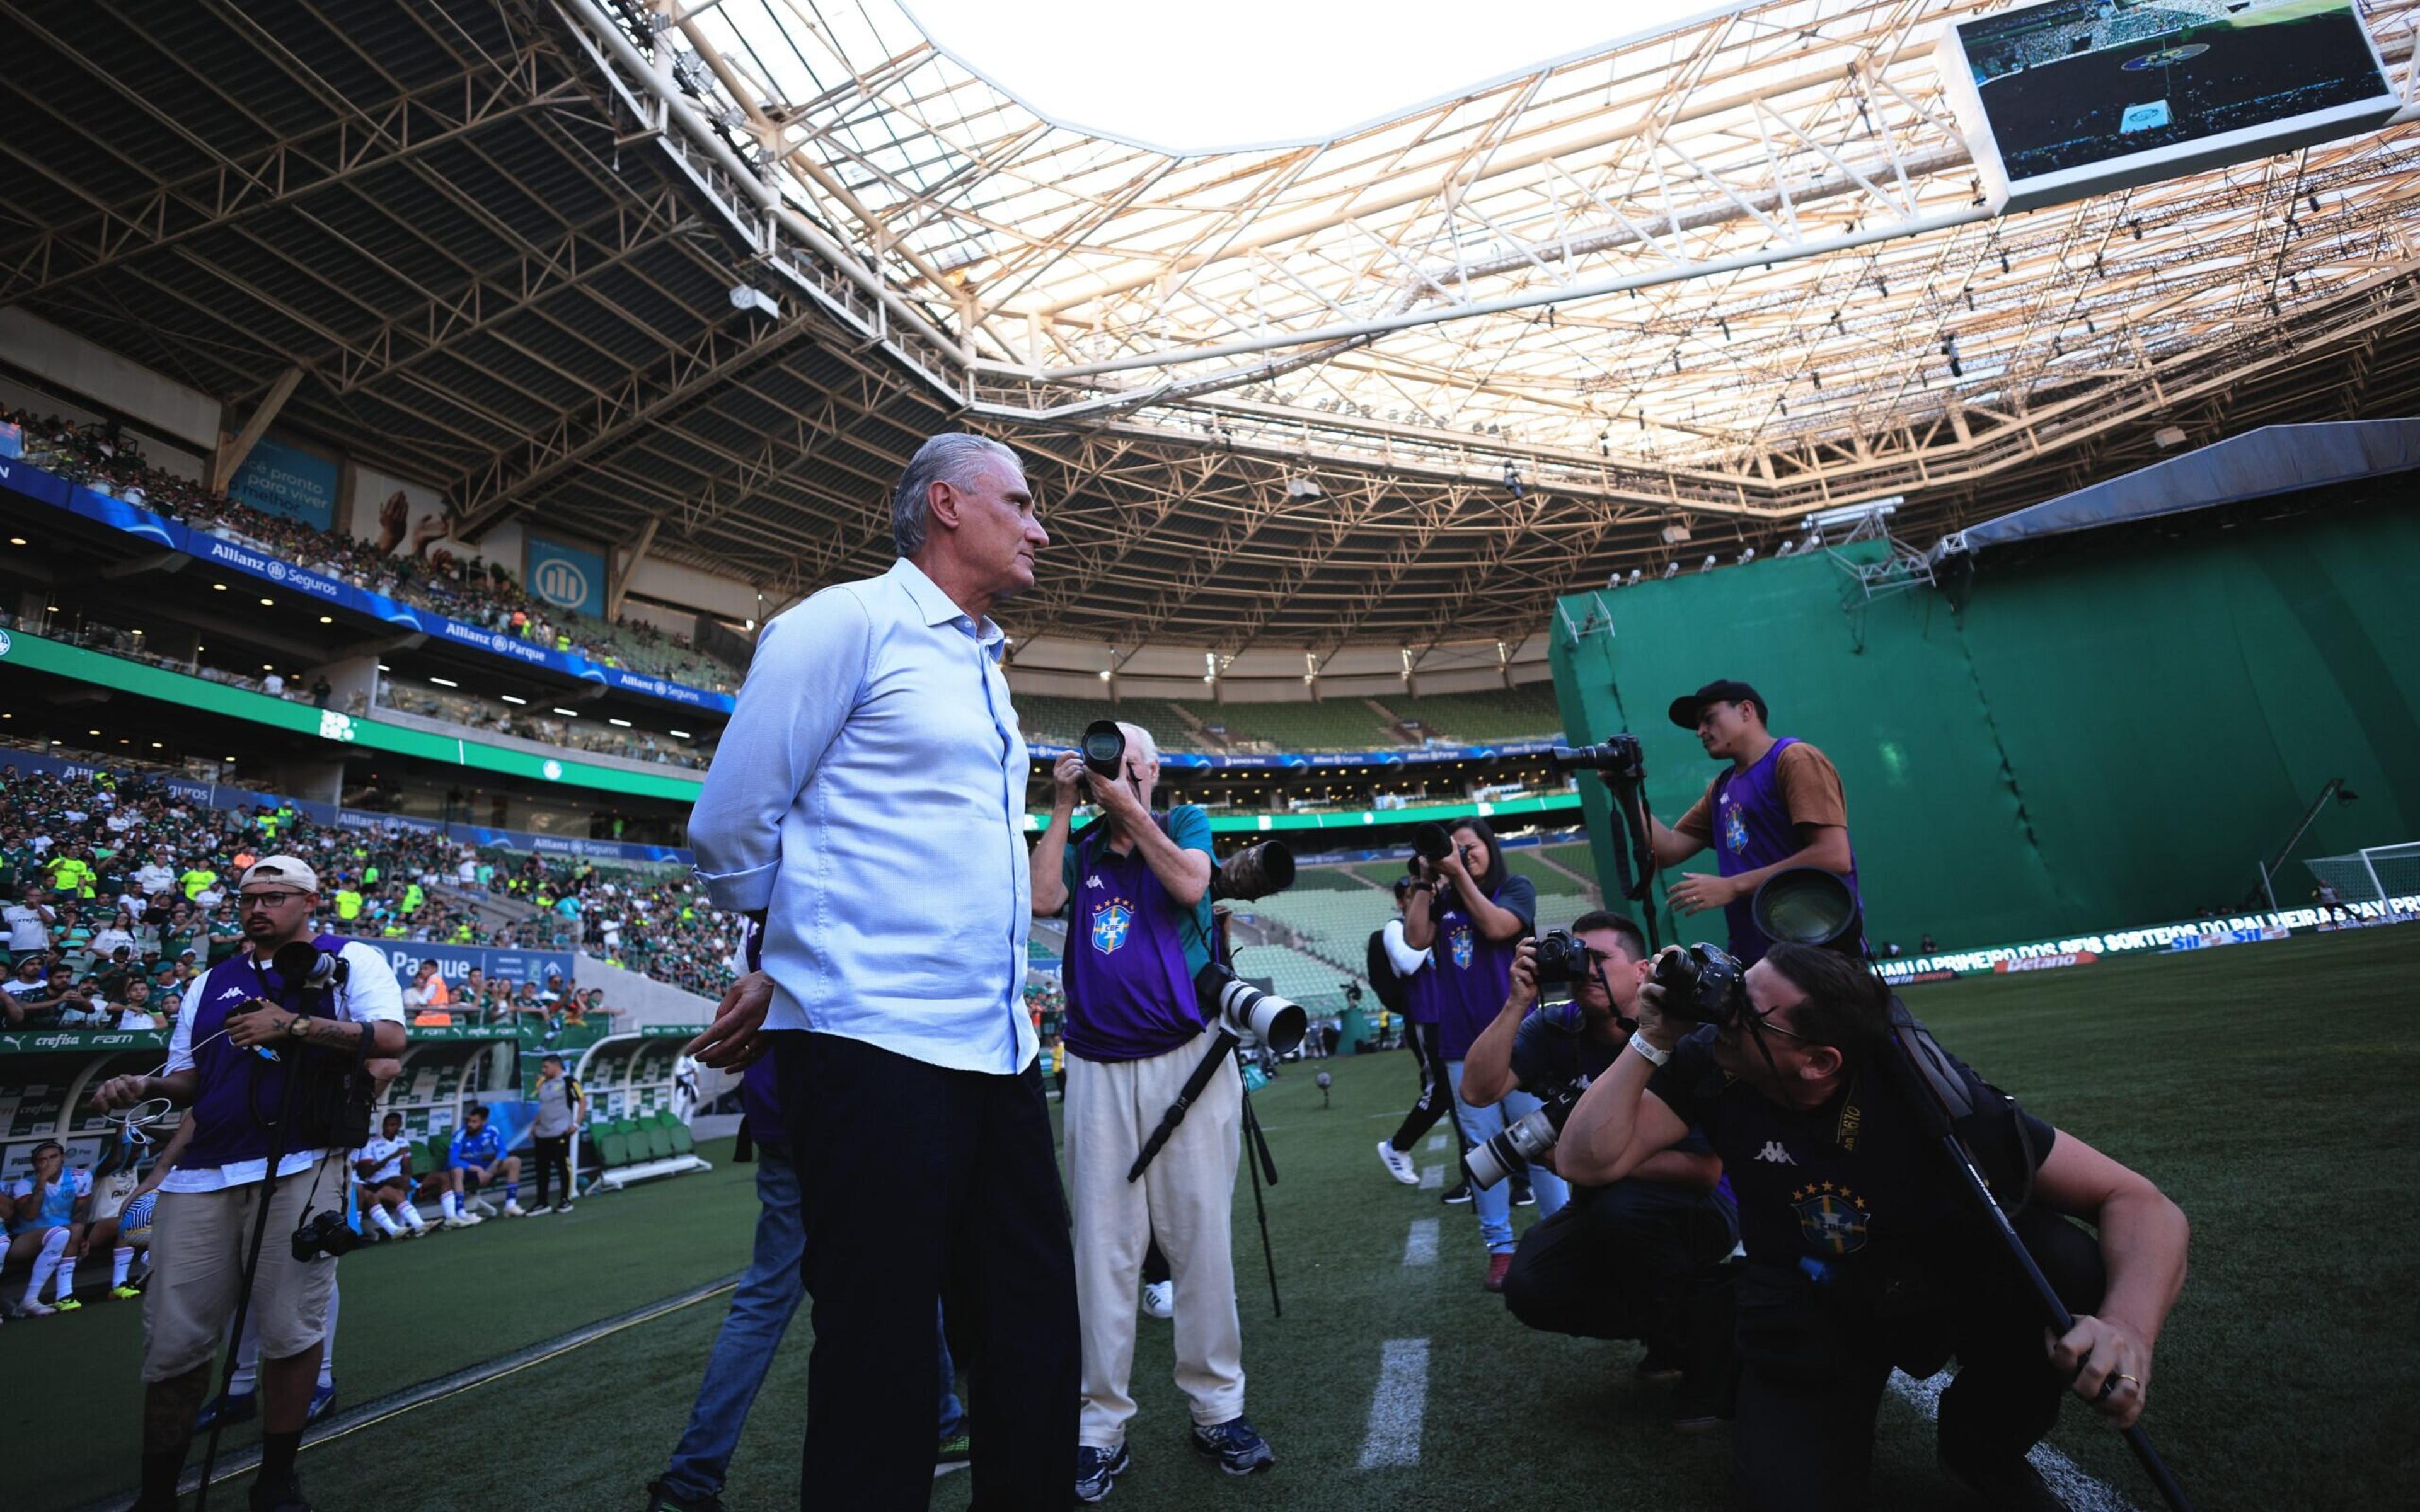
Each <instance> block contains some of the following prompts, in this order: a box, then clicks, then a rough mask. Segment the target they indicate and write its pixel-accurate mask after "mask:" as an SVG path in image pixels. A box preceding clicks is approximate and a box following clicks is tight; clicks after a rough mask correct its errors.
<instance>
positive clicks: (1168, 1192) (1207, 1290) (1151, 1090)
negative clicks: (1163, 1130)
mask: <svg viewBox="0 0 2420 1512" xmlns="http://www.w3.org/2000/svg"><path fill="white" fill-rule="evenodd" d="M1211 1042H1212V1041H1211V1037H1210V1036H1208V1035H1206V1034H1205V1035H1204V1036H1203V1037H1202V1039H1200V1040H1198V1041H1195V1042H1193V1043H1191V1044H1188V1045H1186V1046H1184V1047H1182V1048H1180V1049H1176V1050H1171V1051H1170V1052H1169V1053H1168V1054H1166V1055H1164V1056H1156V1057H1152V1058H1151V1059H1149V1060H1127V1061H1094V1060H1086V1059H1084V1058H1083V1057H1080V1056H1069V1057H1067V1098H1066V1103H1065V1131H1066V1142H1067V1197H1068V1203H1069V1205H1070V1207H1071V1208H1072V1209H1073V1210H1074V1212H1075V1218H1076V1311H1077V1314H1078V1322H1079V1327H1080V1330H1081V1332H1082V1335H1083V1353H1084V1407H1083V1415H1082V1419H1081V1422H1080V1424H1079V1427H1078V1435H1077V1437H1078V1442H1080V1443H1085V1444H1088V1445H1091V1446H1092V1447H1094V1448H1096V1449H1111V1448H1115V1447H1116V1446H1117V1445H1118V1444H1120V1443H1124V1442H1125V1428H1126V1420H1127V1419H1128V1418H1131V1417H1133V1416H1134V1414H1135V1402H1134V1398H1133V1397H1132V1396H1129V1395H1127V1391H1126V1386H1127V1377H1128V1376H1129V1375H1130V1374H1131V1373H1132V1371H1133V1368H1134V1340H1135V1310H1136V1304H1137V1301H1138V1288H1139V1287H1140V1282H1141V1278H1142V1257H1143V1254H1144V1252H1145V1251H1146V1250H1148V1249H1149V1248H1150V1247H1151V1241H1152V1238H1153V1236H1154V1235H1156V1236H1157V1237H1158V1239H1159V1249H1160V1253H1161V1254H1162V1255H1165V1256H1166V1257H1168V1269H1169V1274H1170V1278H1171V1280H1172V1281H1173V1282H1174V1283H1175V1298H1176V1319H1175V1322H1176V1387H1177V1389H1178V1390H1179V1391H1181V1392H1183V1393H1184V1394H1185V1396H1186V1399H1187V1402H1188V1403H1190V1405H1191V1407H1192V1410H1193V1421H1194V1422H1195V1423H1196V1424H1197V1425H1199V1426H1202V1427H1209V1426H1210V1425H1212V1424H1217V1423H1224V1422H1227V1421H1229V1420H1230V1419H1233V1418H1236V1417H1240V1416H1242V1415H1243V1412H1244V1336H1243V1326H1242V1324H1241V1322H1240V1321H1239V1320H1238V1319H1237V1318H1236V1316H1235V1260H1234V1251H1233V1243H1232V1242H1231V1241H1232V1235H1231V1232H1230V1229H1231V1227H1232V1225H1231V1222H1230V1220H1231V1218H1232V1215H1233V1211H1234V1194H1235V1160H1236V1155H1237V1152H1238V1149H1239V1148H1240V1147H1239V1138H1240V1132H1241V1129H1242V1124H1243V1107H1244V1084H1243V1078H1242V1077H1241V1076H1239V1075H1238V1074H1237V1073H1236V1071H1235V1061H1234V1057H1233V1056H1230V1057H1228V1058H1227V1063H1226V1064H1225V1065H1223V1066H1220V1067H1219V1068H1218V1071H1217V1072H1215V1073H1213V1074H1212V1076H1211V1078H1210V1082H1209V1085H1208V1086H1206V1087H1204V1088H1202V1096H1201V1098H1200V1100H1199V1101H1197V1102H1196V1103H1194V1104H1193V1106H1192V1107H1191V1108H1190V1109H1188V1110H1187V1113H1186V1115H1185V1121H1184V1122H1183V1123H1181V1124H1179V1125H1177V1129H1176V1133H1175V1134H1174V1135H1173V1136H1172V1137H1171V1138H1170V1140H1169V1141H1168V1143H1167V1144H1166V1145H1165V1146H1163V1147H1161V1149H1160V1151H1159V1153H1158V1154H1157V1155H1156V1156H1155V1157H1154V1158H1153V1160H1152V1163H1151V1166H1150V1168H1149V1169H1148V1170H1146V1171H1144V1172H1143V1176H1142V1180H1140V1181H1132V1182H1130V1181H1128V1180H1126V1168H1127V1167H1128V1166H1129V1165H1133V1164H1134V1158H1135V1156H1136V1155H1137V1154H1139V1153H1140V1151H1141V1149H1142V1144H1143V1141H1144V1140H1146V1139H1148V1138H1150V1137H1151V1132H1152V1131H1153V1130H1154V1129H1156V1128H1157V1127H1159V1120H1160V1118H1161V1116H1162V1115H1164V1114H1166V1113H1167V1111H1168V1105H1169V1104H1170V1103H1172V1102H1174V1101H1175V1100H1176V1094H1177V1093H1178V1092H1179V1091H1181V1090H1183V1088H1184V1086H1185V1079H1186V1077H1187V1076H1189V1075H1191V1074H1192V1072H1193V1068H1194V1067H1196V1066H1198V1065H1200V1064H1201V1062H1202V1057H1203V1056H1204V1055H1206V1054H1207V1053H1208V1052H1209V1049H1210V1045H1211Z"/></svg>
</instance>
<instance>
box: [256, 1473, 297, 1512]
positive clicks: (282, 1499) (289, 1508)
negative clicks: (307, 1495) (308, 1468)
mask: <svg viewBox="0 0 2420 1512" xmlns="http://www.w3.org/2000/svg"><path fill="white" fill-rule="evenodd" d="M252 1512H311V1504H310V1503H308V1502H306V1501H304V1500H303V1499H302V1482H301V1481H299V1480H296V1479H295V1478H294V1477H293V1476H291V1475H289V1476H287V1478H286V1484H285V1485H283V1486H264V1485H262V1484H261V1482H260V1479H259V1477H258V1476H255V1477H254V1478H253V1482H252Z"/></svg>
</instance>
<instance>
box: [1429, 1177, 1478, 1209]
mask: <svg viewBox="0 0 2420 1512" xmlns="http://www.w3.org/2000/svg"><path fill="white" fill-rule="evenodd" d="M1437 1200H1438V1201H1439V1202H1450V1203H1452V1204H1454V1205H1455V1206H1456V1207H1459V1206H1461V1205H1462V1204H1463V1203H1466V1202H1468V1201H1469V1200H1470V1183H1469V1182H1468V1181H1458V1182H1456V1183H1455V1184H1454V1187H1453V1190H1451V1191H1450V1192H1448V1193H1447V1194H1446V1195H1445V1196H1441V1197H1439V1198H1437Z"/></svg>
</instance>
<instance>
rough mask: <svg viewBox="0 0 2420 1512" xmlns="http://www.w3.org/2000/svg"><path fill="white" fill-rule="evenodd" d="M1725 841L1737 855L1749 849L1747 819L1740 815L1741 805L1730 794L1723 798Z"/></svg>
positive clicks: (1733, 853)
mask: <svg viewBox="0 0 2420 1512" xmlns="http://www.w3.org/2000/svg"><path fill="white" fill-rule="evenodd" d="M1723 843H1724V844H1725V845H1728V846H1730V850H1731V854H1732V855H1734V856H1737V855H1739V854H1741V853H1743V852H1745V850H1746V849H1747V821H1746V820H1745V819H1743V818H1742V817H1740V807H1739V805H1738V804H1736V803H1733V802H1731V801H1730V797H1729V795H1725V797H1724V800H1723Z"/></svg>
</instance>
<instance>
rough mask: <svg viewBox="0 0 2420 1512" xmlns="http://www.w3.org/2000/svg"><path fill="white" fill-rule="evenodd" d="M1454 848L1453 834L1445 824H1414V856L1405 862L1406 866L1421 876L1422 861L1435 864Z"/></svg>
mask: <svg viewBox="0 0 2420 1512" xmlns="http://www.w3.org/2000/svg"><path fill="white" fill-rule="evenodd" d="M1452 849H1453V834H1452V832H1451V831H1450V830H1449V829H1447V828H1446V827H1445V825H1440V824H1436V823H1434V822H1431V823H1428V824H1421V825H1413V826H1412V856H1413V858H1412V859H1411V860H1410V861H1408V862H1406V863H1404V864H1405V867H1406V869H1407V870H1408V871H1409V872H1411V873H1412V875H1414V876H1419V874H1420V863H1421V862H1423V861H1425V862H1427V863H1428V864H1429V865H1431V866H1435V865H1436V864H1437V863H1438V862H1439V861H1442V860H1444V859H1445V858H1446V853H1447V852H1449V851H1451V850H1452Z"/></svg>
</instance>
